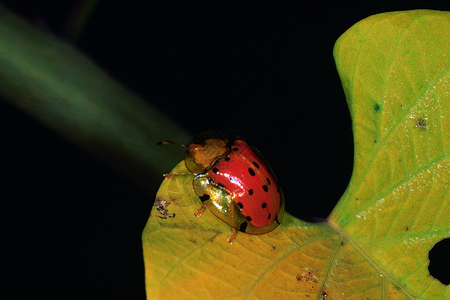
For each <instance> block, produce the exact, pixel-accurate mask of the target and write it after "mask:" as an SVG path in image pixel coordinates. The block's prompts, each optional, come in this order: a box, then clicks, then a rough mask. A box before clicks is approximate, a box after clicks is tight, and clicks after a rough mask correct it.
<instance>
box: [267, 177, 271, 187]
mask: <svg viewBox="0 0 450 300" xmlns="http://www.w3.org/2000/svg"><path fill="white" fill-rule="evenodd" d="M266 179H267V183H268V184H269V185H271V182H270V179H269V177H267V178H266Z"/></svg>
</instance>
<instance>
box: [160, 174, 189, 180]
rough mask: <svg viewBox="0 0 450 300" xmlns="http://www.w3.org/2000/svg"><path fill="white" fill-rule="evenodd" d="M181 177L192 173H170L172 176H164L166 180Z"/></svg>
mask: <svg viewBox="0 0 450 300" xmlns="http://www.w3.org/2000/svg"><path fill="white" fill-rule="evenodd" d="M180 175H192V173H191V172H186V173H170V174H164V175H163V176H164V177H165V179H170V178H172V177H174V176H180Z"/></svg>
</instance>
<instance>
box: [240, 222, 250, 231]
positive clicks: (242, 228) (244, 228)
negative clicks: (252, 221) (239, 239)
mask: <svg viewBox="0 0 450 300" xmlns="http://www.w3.org/2000/svg"><path fill="white" fill-rule="evenodd" d="M247 225H248V223H247V222H244V223H242V224H241V226H239V231H240V232H245V230H246V229H247Z"/></svg>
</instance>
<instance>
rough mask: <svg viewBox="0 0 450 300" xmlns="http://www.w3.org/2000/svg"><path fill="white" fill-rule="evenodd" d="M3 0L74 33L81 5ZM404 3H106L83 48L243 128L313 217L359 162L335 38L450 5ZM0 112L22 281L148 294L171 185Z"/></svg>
mask: <svg viewBox="0 0 450 300" xmlns="http://www.w3.org/2000/svg"><path fill="white" fill-rule="evenodd" d="M2 2H3V3H4V4H5V5H6V6H7V7H9V8H10V9H11V10H13V11H14V12H16V13H17V14H19V15H22V16H23V17H24V18H26V19H28V20H30V22H32V23H34V24H36V26H39V27H41V28H42V29H43V30H46V31H48V32H51V33H53V34H55V35H57V36H59V37H61V38H63V39H69V40H70V36H68V35H67V32H66V29H65V28H66V27H65V26H66V22H67V19H68V17H69V15H70V13H71V10H72V9H73V7H74V5H75V3H76V2H77V1H42V0H41V1H24V0H21V1H1V2H0V3H2ZM356 3H358V4H357V5H356ZM402 3H404V4H403V5H400V4H398V5H396V4H395V1H390V2H389V4H388V5H384V4H382V3H380V2H378V1H377V2H364V4H363V3H362V2H360V1H359V2H349V1H347V2H345V1H344V2H339V1H287V2H282V3H281V2H275V1H274V2H271V3H265V2H261V1H252V2H245V3H238V4H230V3H228V2H220V3H214V4H213V3H209V4H206V3H202V4H203V5H194V4H191V3H184V4H179V3H173V2H166V3H165V4H161V3H158V4H156V3H150V2H148V3H147V2H142V1H126V2H122V1H121V2H118V1H100V3H99V4H98V6H97V7H96V9H95V11H94V13H93V14H92V15H91V16H90V19H89V22H88V24H87V26H86V28H85V30H84V31H83V33H82V35H81V36H80V39H79V40H77V41H74V43H75V44H76V46H77V47H78V48H79V49H80V50H81V51H83V52H84V53H86V54H87V55H88V56H89V57H91V58H92V60H93V61H95V62H97V63H98V64H99V65H100V66H101V67H102V68H104V69H105V70H106V71H107V72H109V73H110V74H111V75H112V76H113V77H115V78H117V79H118V80H119V81H120V82H122V83H124V84H125V85H126V86H127V87H129V88H130V89H131V90H133V91H135V92H136V93H137V94H139V95H141V96H142V97H143V98H144V99H146V100H147V101H149V102H150V103H152V104H153V105H155V106H157V107H158V108H160V109H161V110H162V111H164V112H165V113H166V114H168V115H170V116H171V117H172V118H173V119H174V120H176V121H177V122H178V123H179V124H182V125H183V126H184V127H185V128H186V129H188V130H190V131H191V132H192V133H193V134H194V133H198V132H201V131H204V130H210V129H216V130H230V131H237V132H239V133H241V135H243V136H244V137H246V138H247V139H248V140H250V141H251V142H253V144H254V145H256V147H257V148H258V149H259V150H260V151H261V152H262V153H263V154H264V156H265V158H266V159H267V160H268V161H269V162H270V164H271V166H272V168H273V169H274V171H275V172H276V174H277V176H278V177H279V180H280V183H281V184H282V186H283V189H284V193H285V196H286V199H287V203H286V208H287V211H288V212H289V213H291V214H293V215H295V216H297V217H299V218H302V219H305V220H310V219H312V218H326V217H327V216H328V215H329V213H330V212H331V210H332V209H333V207H334V205H335V204H336V202H337V201H338V200H339V198H340V197H341V195H342V194H343V192H344V191H345V188H346V186H347V184H348V181H349V179H350V176H351V170H352V167H353V166H352V163H353V138H352V133H351V123H350V116H349V113H348V109H347V105H346V102H345V98H344V93H343V90H342V88H341V85H340V80H339V78H338V75H337V72H336V69H335V65H334V61H333V57H332V50H333V45H334V43H335V41H336V39H337V38H338V37H339V36H340V35H341V34H343V33H344V32H345V30H347V29H348V28H349V27H351V26H352V25H353V24H354V23H356V22H357V21H359V20H361V19H363V18H366V17H368V16H370V15H373V14H376V13H381V12H387V11H394V10H406V9H416V8H429V9H438V10H450V5H449V4H442V3H446V1H423V2H422V4H420V3H419V4H417V3H412V2H404V1H402ZM439 3H440V4H439ZM0 114H1V127H0V128H1V129H0V130H1V134H2V137H3V140H4V142H3V147H2V148H3V149H2V153H4V155H3V157H4V162H3V163H2V166H3V167H2V170H3V172H4V174H5V175H4V176H3V177H4V178H5V177H6V180H5V179H3V184H2V186H3V192H4V195H5V196H4V197H3V202H4V203H5V204H6V209H4V210H2V215H4V216H3V217H2V219H3V221H5V226H7V230H3V232H4V233H5V234H6V239H5V241H7V242H6V243H5V244H4V247H5V248H6V250H7V253H8V254H7V255H5V256H4V257H3V259H4V260H5V262H7V263H8V262H9V263H11V262H12V263H13V264H14V268H13V271H11V274H9V277H10V278H11V279H12V282H13V285H12V286H10V287H12V288H13V289H15V290H16V291H17V295H27V294H29V295H35V296H37V295H41V296H44V297H45V298H47V299H48V298H61V299H67V298H71V297H72V296H73V298H82V299H145V290H144V266H143V260H142V248H141V247H142V246H141V232H142V229H143V227H144V226H145V223H146V221H147V218H148V215H149V213H150V209H151V206H152V204H153V200H154V195H155V194H156V191H157V189H158V187H159V184H160V182H149V185H151V186H152V187H153V190H154V193H152V194H147V193H145V192H144V191H142V190H141V189H140V188H139V187H137V186H135V185H134V184H132V183H130V182H128V181H127V180H126V179H125V178H123V177H122V176H121V175H120V174H117V173H115V172H114V171H112V170H111V169H110V168H109V167H108V166H105V165H104V164H102V163H101V162H99V161H98V160H97V159H95V158H94V157H92V156H90V155H89V154H87V153H85V152H83V151H82V150H81V149H79V148H77V147H76V146H74V145H73V144H71V143H69V142H67V141H66V140H65V139H64V138H62V137H60V136H59V135H57V134H56V133H54V132H52V131H50V130H48V129H47V128H46V127H44V126H43V125H41V124H40V123H39V122H37V121H35V120H34V119H31V118H30V117H28V116H26V115H24V114H23V113H22V112H21V111H19V110H17V109H16V108H15V107H12V106H11V105H9V104H8V103H6V102H3V101H0ZM167 139H168V140H170V139H171V137H170V136H168V137H167ZM155 142H156V141H155ZM178 142H181V143H187V142H188V141H178ZM161 151H164V150H163V149H162V150H161ZM182 158H183V151H182V150H180V160H181V159H182ZM172 167H173V166H167V171H170V170H171V169H172ZM161 180H162V178H161ZM23 298H26V297H23ZM16 299H22V298H21V297H19V298H16Z"/></svg>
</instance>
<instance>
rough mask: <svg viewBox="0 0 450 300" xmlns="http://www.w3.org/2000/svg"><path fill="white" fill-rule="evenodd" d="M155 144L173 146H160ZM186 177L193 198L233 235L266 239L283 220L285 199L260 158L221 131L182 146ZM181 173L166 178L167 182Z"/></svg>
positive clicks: (198, 212) (201, 210)
mask: <svg viewBox="0 0 450 300" xmlns="http://www.w3.org/2000/svg"><path fill="white" fill-rule="evenodd" d="M159 144H175V143H173V142H161V143H159ZM185 163H186V167H187V169H188V170H189V171H190V173H188V174H193V175H194V180H193V186H194V190H195V193H196V194H197V196H198V197H199V198H200V200H201V201H202V202H203V206H202V208H201V209H200V210H198V211H197V212H196V213H195V215H196V216H200V215H201V214H202V213H203V211H204V210H205V209H206V207H207V208H208V209H209V210H211V212H212V213H213V214H214V215H215V216H216V217H218V218H219V219H221V220H222V221H224V222H225V223H226V224H228V225H229V226H231V227H232V228H233V233H232V235H231V237H230V238H229V239H228V241H229V242H230V243H232V242H233V241H234V239H235V236H236V231H237V230H239V231H241V232H245V233H249V234H264V233H268V232H270V231H272V230H274V229H275V228H276V227H277V226H278V225H279V224H281V221H282V220H283V215H284V197H283V193H282V191H281V188H280V186H279V185H278V181H277V178H276V177H275V175H274V173H273V172H272V170H271V168H270V166H269V165H268V164H267V163H266V162H265V160H264V158H263V157H262V155H261V154H260V153H259V151H258V150H256V149H255V148H254V147H251V146H249V145H248V144H247V143H246V142H245V141H244V140H242V139H240V138H238V137H235V138H231V139H230V138H228V137H227V136H226V135H224V134H222V133H219V132H212V131H209V132H204V133H201V134H198V135H196V136H195V137H194V138H193V139H192V140H191V141H190V142H189V144H188V145H187V146H186V152H185ZM176 175H185V173H181V174H180V173H175V174H174V173H172V174H167V175H165V177H166V179H167V178H169V177H172V176H176Z"/></svg>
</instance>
